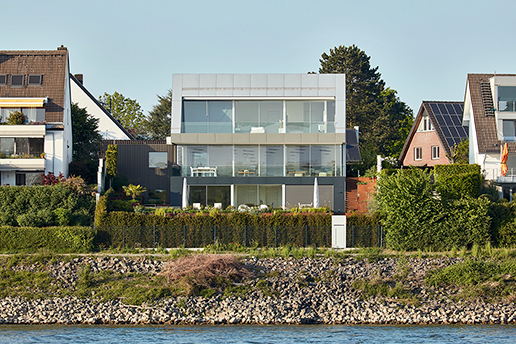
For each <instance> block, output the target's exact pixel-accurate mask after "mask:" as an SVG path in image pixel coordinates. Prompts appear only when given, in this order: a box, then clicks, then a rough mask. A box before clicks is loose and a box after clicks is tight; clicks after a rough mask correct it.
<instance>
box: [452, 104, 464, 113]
mask: <svg viewBox="0 0 516 344" xmlns="http://www.w3.org/2000/svg"><path fill="white" fill-rule="evenodd" d="M453 107H454V108H455V112H456V113H458V114H460V115H462V112H463V110H462V104H453Z"/></svg>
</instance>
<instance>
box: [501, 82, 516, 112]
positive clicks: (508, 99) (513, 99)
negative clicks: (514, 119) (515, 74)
mask: <svg viewBox="0 0 516 344" xmlns="http://www.w3.org/2000/svg"><path fill="white" fill-rule="evenodd" d="M515 103H516V86H498V111H509V112H514V111H516V107H515Z"/></svg>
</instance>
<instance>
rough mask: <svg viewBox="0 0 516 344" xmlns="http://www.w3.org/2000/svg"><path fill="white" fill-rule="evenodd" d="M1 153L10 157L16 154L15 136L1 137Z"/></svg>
mask: <svg viewBox="0 0 516 344" xmlns="http://www.w3.org/2000/svg"><path fill="white" fill-rule="evenodd" d="M0 153H1V154H2V155H3V156H4V157H9V156H10V155H12V154H14V138H12V137H2V138H0Z"/></svg>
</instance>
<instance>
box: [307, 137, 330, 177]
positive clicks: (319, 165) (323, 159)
mask: <svg viewBox="0 0 516 344" xmlns="http://www.w3.org/2000/svg"><path fill="white" fill-rule="evenodd" d="M335 153H336V152H335V146H334V145H320V146H319V145H317V146H316V145H314V146H311V159H310V161H311V162H312V166H311V169H310V171H311V175H312V176H320V177H329V176H333V175H335V164H336V154H335Z"/></svg>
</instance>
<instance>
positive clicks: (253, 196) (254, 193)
mask: <svg viewBox="0 0 516 344" xmlns="http://www.w3.org/2000/svg"><path fill="white" fill-rule="evenodd" d="M235 204H236V205H237V206H239V205H241V204H245V205H248V206H250V207H253V206H257V205H261V204H265V205H268V206H269V207H275V208H277V207H280V206H281V185H235Z"/></svg>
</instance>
